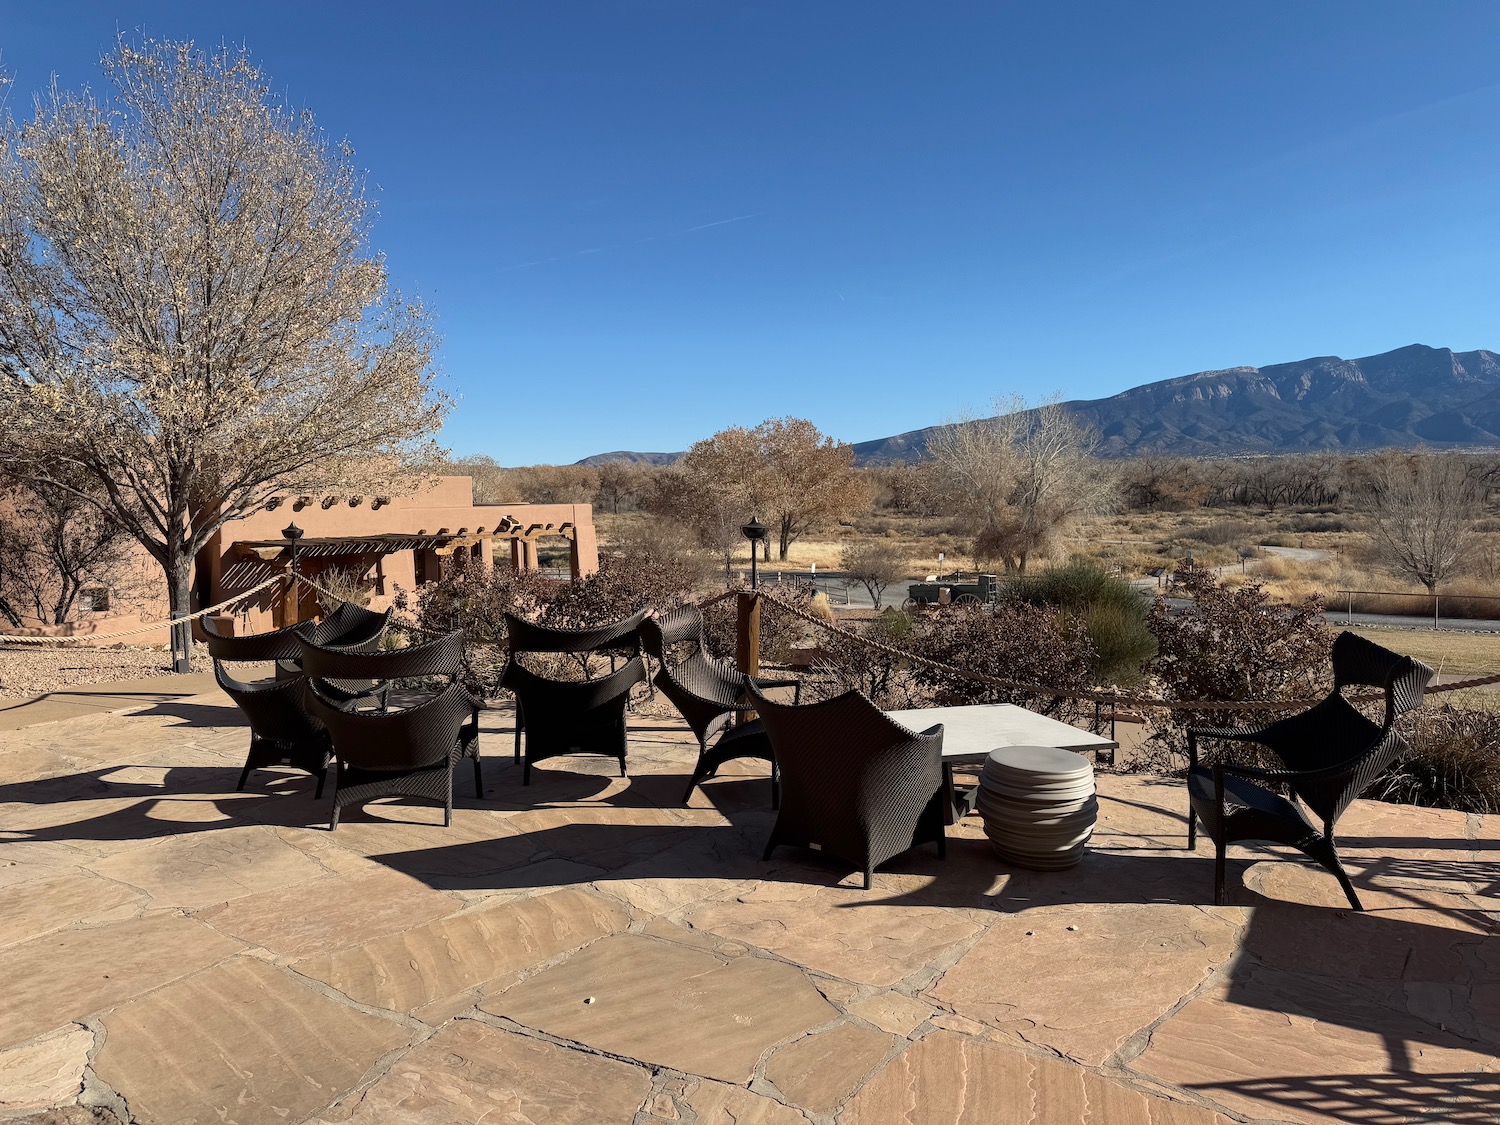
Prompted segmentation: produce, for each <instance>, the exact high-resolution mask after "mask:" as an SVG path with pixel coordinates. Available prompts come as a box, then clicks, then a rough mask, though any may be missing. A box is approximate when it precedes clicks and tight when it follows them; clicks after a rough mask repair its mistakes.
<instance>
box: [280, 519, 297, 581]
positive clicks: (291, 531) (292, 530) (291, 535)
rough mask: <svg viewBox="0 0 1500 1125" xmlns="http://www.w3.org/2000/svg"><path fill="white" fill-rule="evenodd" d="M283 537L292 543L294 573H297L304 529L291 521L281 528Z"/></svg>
mask: <svg viewBox="0 0 1500 1125" xmlns="http://www.w3.org/2000/svg"><path fill="white" fill-rule="evenodd" d="M281 537H282V538H283V539H285V540H286V541H287V542H288V543H290V544H291V545H292V573H293V574H296V573H297V551H298V548H299V546H300V544H301V541H302V529H301V528H300V527H298V526H297V525H296V524H295V523H289V524H287V525H286V526H285V527H283V528H282V529H281Z"/></svg>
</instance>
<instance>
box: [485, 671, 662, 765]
mask: <svg viewBox="0 0 1500 1125" xmlns="http://www.w3.org/2000/svg"><path fill="white" fill-rule="evenodd" d="M645 682H646V663H645V661H643V660H642V659H641V658H640V657H639V656H635V657H632V658H631V659H630V660H629V661H628V662H626V663H625V664H624V665H622V666H621V667H619V668H617V669H615V671H613V672H611V673H610V674H609V675H607V676H600V677H599V678H598V679H593V680H578V681H572V680H552V679H548V678H547V677H545V676H539V675H537V674H536V673H535V672H533V671H531V670H530V669H529V668H527V667H526V666H525V665H523V664H521V663H520V662H519V661H518V660H516V659H515V658H514V654H512V658H511V660H510V662H509V663H508V664H506V666H505V674H504V676H503V677H502V678H501V680H500V685H501V686H502V687H505V688H508V689H509V690H510V691H512V692H514V693H515V696H516V726H517V735H516V744H517V747H516V753H517V755H519V754H520V728H521V727H522V722H521V718H522V716H525V724H524V729H525V732H526V753H525V758H524V765H523V766H522V774H521V784H523V785H530V784H531V765H532V763H533V762H540V761H542V760H544V759H546V758H556V757H559V756H561V755H564V754H605V755H608V756H609V757H611V758H618V759H619V760H620V776H621V777H624V776H625V753H626V724H625V706H626V704H627V703H628V702H629V701H630V689H631V688H633V687H634V686H635V685H636V684H643V683H645Z"/></svg>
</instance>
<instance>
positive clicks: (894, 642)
mask: <svg viewBox="0 0 1500 1125" xmlns="http://www.w3.org/2000/svg"><path fill="white" fill-rule="evenodd" d="M857 629H858V631H859V632H860V633H861V634H862V635H863V636H865V637H867V638H869V639H870V640H872V641H875V642H878V643H879V644H882V645H885V646H887V647H888V648H895V649H898V650H904V649H905V648H906V647H907V646H909V645H910V644H911V643H912V638H913V637H914V636H915V630H914V628H913V625H912V619H911V617H910V616H909V615H907V614H905V613H902V612H901V611H899V610H894V609H888V610H886V611H885V612H884V613H882V614H881V615H880V616H879V617H877V618H875V620H873V621H866V622H861V623H860V624H859V625H858V626H857ZM819 647H820V648H821V649H822V652H823V655H822V656H821V657H820V658H819V659H818V660H817V661H816V662H815V663H814V665H813V667H812V669H811V672H810V674H809V676H808V678H807V680H806V681H805V682H804V685H803V698H804V699H805V700H808V701H812V700H819V699H832V698H833V697H834V696H836V695H842V694H843V693H844V692H846V691H851V690H856V689H857V690H859V691H862V692H864V693H865V695H866V696H867V697H868V698H869V699H870V700H872V701H873V702H874V703H875V705H876V706H877V707H881V708H884V709H885V710H899V709H903V708H907V707H916V706H920V705H921V701H922V696H923V692H922V689H921V686H920V684H919V683H918V681H917V679H916V677H915V676H914V675H913V674H912V670H911V666H910V664H909V662H908V661H907V660H906V659H905V657H904V656H902V655H900V654H899V653H891V652H886V651H883V650H882V649H877V648H872V647H871V646H869V645H864V644H860V643H859V642H857V641H853V640H849V639H848V638H845V637H841V636H837V635H826V636H825V637H824V638H823V639H822V640H821V641H820V644H819Z"/></svg>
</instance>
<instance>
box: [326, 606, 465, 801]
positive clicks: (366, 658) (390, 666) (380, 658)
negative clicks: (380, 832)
mask: <svg viewBox="0 0 1500 1125" xmlns="http://www.w3.org/2000/svg"><path fill="white" fill-rule="evenodd" d="M299 652H300V656H301V663H302V669H303V671H304V672H306V673H307V675H308V677H309V678H310V679H312V680H313V681H314V683H315V684H316V686H317V687H318V689H319V690H320V691H321V692H322V693H323V694H324V695H325V696H327V697H329V698H339V697H340V695H342V696H343V698H344V699H346V700H349V699H357V698H368V697H370V696H376V697H377V698H378V700H379V704H380V706H381V708H382V709H388V708H389V703H390V690H391V683H392V682H393V681H396V680H419V679H427V678H439V677H440V678H442V679H445V680H447V681H448V682H449V684H453V683H456V682H458V678H459V676H460V674H461V673H462V672H463V666H464V635H463V632H462V631H457V632H453V633H447V634H445V635H443V636H441V637H435V638H433V639H432V640H429V641H425V642H423V643H422V644H417V645H410V646H408V647H407V648H396V649H387V650H380V651H369V652H362V651H357V650H350V649H343V648H325V647H323V646H321V645H316V644H313V643H312V642H310V641H308V640H307V639H306V638H305V637H304V638H303V639H302V642H301V648H300V650H299ZM445 689H446V685H445ZM438 694H441V691H438V692H428V693H426V697H428V698H430V697H431V696H434V695H438ZM417 702H419V700H417V699H408V700H407V701H406V706H408V707H410V706H413V705H415V704H416V703H417ZM345 706H346V709H347V703H346V705H345ZM482 709H483V704H482V703H481V702H480V701H479V700H477V699H473V697H470V718H469V721H468V722H467V723H466V724H465V725H464V729H463V731H462V732H461V733H460V741H461V742H462V743H463V745H464V747H465V753H466V754H467V755H468V756H469V757H471V758H473V760H474V795H475V796H476V797H482V796H484V777H483V772H482V767H481V762H480V756H479V712H480V711H481V710H482Z"/></svg>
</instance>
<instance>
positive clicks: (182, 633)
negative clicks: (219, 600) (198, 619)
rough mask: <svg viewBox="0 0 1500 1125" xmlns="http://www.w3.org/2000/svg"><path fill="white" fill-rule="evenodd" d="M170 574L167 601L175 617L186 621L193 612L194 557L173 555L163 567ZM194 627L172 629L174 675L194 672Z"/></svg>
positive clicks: (182, 554) (174, 553) (186, 623)
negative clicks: (192, 663)
mask: <svg viewBox="0 0 1500 1125" xmlns="http://www.w3.org/2000/svg"><path fill="white" fill-rule="evenodd" d="M163 569H164V570H165V571H166V572H167V598H168V604H169V605H170V607H171V612H172V617H174V618H177V617H186V616H187V615H188V614H190V613H192V612H193V584H192V575H193V559H192V556H191V555H188V554H185V553H180V552H175V551H174V552H171V553H170V554H168V556H167V561H166V562H165V563H164V564H163ZM192 651H193V626H192V623H191V622H188V621H183V622H181V623H180V624H179V623H174V624H173V625H172V671H174V672H188V671H191V670H192V666H191V656H192Z"/></svg>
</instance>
